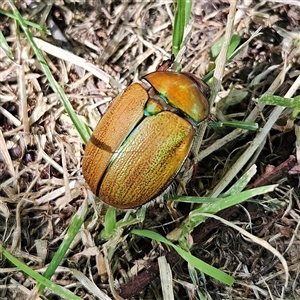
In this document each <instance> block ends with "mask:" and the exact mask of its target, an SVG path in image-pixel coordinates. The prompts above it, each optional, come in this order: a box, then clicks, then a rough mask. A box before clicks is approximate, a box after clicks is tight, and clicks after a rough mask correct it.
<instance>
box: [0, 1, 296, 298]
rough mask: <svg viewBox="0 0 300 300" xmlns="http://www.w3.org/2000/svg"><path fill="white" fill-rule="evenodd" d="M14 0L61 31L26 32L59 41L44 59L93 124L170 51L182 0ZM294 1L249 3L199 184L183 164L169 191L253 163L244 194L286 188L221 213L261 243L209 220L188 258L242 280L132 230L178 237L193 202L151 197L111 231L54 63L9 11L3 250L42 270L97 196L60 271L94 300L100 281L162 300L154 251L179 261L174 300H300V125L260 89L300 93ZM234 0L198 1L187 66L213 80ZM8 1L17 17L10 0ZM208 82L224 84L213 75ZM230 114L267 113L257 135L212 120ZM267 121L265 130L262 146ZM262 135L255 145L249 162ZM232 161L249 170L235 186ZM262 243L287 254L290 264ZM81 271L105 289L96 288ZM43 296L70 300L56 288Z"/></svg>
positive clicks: (1, 170)
mask: <svg viewBox="0 0 300 300" xmlns="http://www.w3.org/2000/svg"><path fill="white" fill-rule="evenodd" d="M15 2H16V6H17V8H18V9H19V11H20V13H21V15H22V16H23V17H24V18H25V19H27V20H30V21H32V22H35V23H38V24H40V25H41V26H45V27H47V28H48V29H51V35H50V34H47V33H43V32H42V31H40V30H38V29H36V28H34V27H30V31H31V33H32V35H33V36H35V37H38V38H39V39H42V40H44V41H47V42H49V43H51V44H53V45H56V46H57V48H55V49H56V50H55V51H57V52H55V51H54V52H50V53H48V52H47V46H46V48H45V49H44V50H45V52H44V56H45V59H46V63H47V64H48V66H49V67H50V69H51V73H52V74H53V76H54V78H55V79H56V80H57V81H58V83H59V85H60V86H61V87H62V88H63V90H64V92H65V93H66V95H67V98H68V99H69V101H70V103H71V104H72V106H73V108H74V110H75V111H76V112H77V114H78V115H79V117H80V119H81V120H82V121H83V122H84V123H85V124H87V125H88V126H90V128H92V129H94V128H95V127H96V124H97V122H98V120H99V119H100V118H101V115H102V114H103V113H104V112H105V111H106V109H107V107H108V105H109V102H110V101H111V100H113V99H114V98H115V97H116V96H117V95H118V94H119V93H120V92H121V91H122V89H124V88H125V87H126V86H128V85H129V84H131V83H132V82H133V81H137V80H138V79H140V78H141V77H142V76H144V75H145V74H147V73H149V72H152V71H155V70H156V69H157V68H158V66H159V65H160V64H161V63H162V61H164V60H166V59H169V58H170V57H171V53H172V32H173V27H172V25H173V19H174V2H175V1H166V0H165V1H151V0H149V1H110V0H100V1H68V0H66V1H54V4H48V5H43V4H42V3H40V4H38V3H29V2H30V1H27V2H26V4H25V2H24V3H23V2H21V1H18V2H17V1H15ZM232 2H234V1H232ZM287 3H288V2H287V1H285V0H282V1H280V0H277V1H269V2H268V1H251V0H250V1H238V5H237V8H236V11H235V13H234V15H235V21H234V26H233V34H235V35H236V36H238V37H239V38H240V41H239V45H242V44H243V43H246V44H245V47H244V48H243V49H242V51H240V52H239V53H238V54H237V55H236V56H235V57H234V58H233V59H232V60H231V61H230V62H229V63H228V64H227V65H226V67H225V69H224V71H223V72H222V84H221V87H220V89H219V90H218V92H217V94H216V95H215V96H216V97H214V98H213V96H212V98H213V99H214V103H213V105H212V108H211V113H210V115H209V117H208V118H207V120H206V121H205V124H206V125H209V126H208V127H205V129H206V130H205V132H204V134H203V140H202V143H201V145H200V148H199V149H197V141H195V145H194V149H193V150H192V152H191V154H190V157H189V160H188V161H187V164H185V166H184V169H185V170H190V171H191V170H192V172H190V173H189V174H190V175H191V176H190V178H191V180H189V182H188V183H187V184H182V182H184V180H183V174H182V173H180V174H179V177H178V178H177V180H176V182H177V184H173V185H172V194H183V195H191V196H214V197H216V196H219V194H220V193H224V192H225V191H226V190H228V188H229V187H230V186H231V185H232V184H234V183H235V182H236V181H237V180H238V179H239V178H240V177H241V176H242V175H243V174H244V173H245V172H246V171H247V170H248V169H249V168H250V167H251V166H254V165H255V166H256V172H255V174H254V175H253V178H252V179H251V181H250V183H249V184H248V186H247V189H251V188H256V187H259V186H265V185H269V184H278V186H277V187H276V189H275V190H274V191H272V192H269V193H266V194H263V195H260V196H257V197H253V198H251V199H250V200H249V201H247V202H244V203H243V204H242V205H239V206H233V207H230V208H228V209H226V210H224V211H222V212H220V213H219V214H218V216H220V217H222V218H223V219H225V220H227V221H230V223H231V224H234V225H238V226H239V227H240V228H242V229H244V230H246V231H248V232H249V233H251V234H252V235H253V236H255V237H257V238H260V240H258V241H254V240H253V239H250V238H248V237H247V236H246V235H245V234H242V233H241V232H240V231H237V230H236V229H235V228H233V227H232V226H230V225H228V224H225V223H224V222H222V221H221V222H220V221H218V220H215V219H213V218H209V219H207V220H206V222H205V223H202V224H201V225H199V226H197V227H196V228H195V229H194V230H193V231H192V232H191V233H190V235H189V241H190V245H191V246H192V247H191V252H192V254H193V255H195V256H196V257H198V258H200V259H202V260H203V261H205V262H207V263H208V264H210V265H213V266H214V267H216V268H218V269H220V270H223V271H224V272H226V273H228V274H230V275H231V276H233V277H234V278H235V283H234V285H233V286H231V287H230V286H227V285H225V284H222V283H220V282H219V281H217V280H215V279H212V278H211V277H209V276H205V275H203V274H202V273H200V272H198V271H197V272H194V270H193V269H191V268H189V267H188V265H187V263H186V262H185V261H184V260H182V259H180V257H179V256H178V255H177V253H176V252H175V251H174V250H172V248H171V247H168V246H166V245H165V244H162V243H159V242H157V241H154V240H152V241H151V240H149V239H144V238H141V237H139V236H137V235H132V234H131V230H132V229H134V228H135V229H149V230H153V231H156V232H158V233H160V234H161V235H163V236H165V237H168V238H170V236H171V234H173V233H174V232H176V230H179V229H180V228H181V226H182V221H183V220H184V219H185V218H186V217H187V216H188V214H189V213H190V212H191V210H192V209H193V206H192V205H190V204H186V203H178V204H176V205H175V204H174V202H173V201H170V200H168V201H161V202H156V203H154V204H152V205H150V206H148V208H147V211H146V215H145V219H144V220H143V222H140V223H137V224H134V225H131V226H129V225H128V226H126V227H123V228H118V232H117V233H115V234H114V235H113V236H109V237H108V236H105V235H103V228H104V219H105V218H104V216H105V213H106V212H107V209H108V207H107V205H105V204H103V203H101V202H97V200H96V202H94V196H93V194H92V193H91V192H90V189H89V187H88V186H87V184H86V182H85V180H84V178H83V176H82V170H81V162H82V157H83V155H84V148H85V145H84V142H83V140H82V137H81V136H80V135H79V133H78V131H77V130H76V129H75V127H74V125H73V123H72V122H71V120H70V118H69V117H68V115H67V113H66V112H65V109H64V106H63V104H62V102H61V101H60V99H59V97H58V95H57V94H56V93H54V92H53V89H52V88H51V86H50V85H49V82H48V80H47V79H46V77H45V75H44V74H43V73H42V70H41V66H40V64H39V63H38V60H37V58H36V56H35V55H34V53H33V51H32V49H31V47H30V43H29V41H28V39H27V38H26V37H25V35H24V32H23V31H22V30H20V28H17V27H16V23H15V22H14V21H13V20H12V19H11V18H9V17H8V16H5V15H4V14H1V13H0V28H1V32H2V34H3V35H4V37H5V40H6V42H7V43H8V45H9V47H10V49H11V51H12V55H13V60H10V59H9V58H8V57H7V53H5V52H4V51H3V50H2V49H1V48H0V87H1V88H0V108H1V110H0V128H1V131H0V204H1V205H0V206H1V207H0V208H1V209H0V234H1V241H2V246H3V247H4V248H5V249H7V250H8V251H9V252H10V253H11V254H13V255H14V256H15V257H17V258H18V259H19V260H21V261H22V262H24V263H26V264H27V265H28V266H30V268H32V269H34V270H36V271H38V272H40V273H43V272H44V270H45V269H44V267H45V266H46V265H47V264H48V263H49V262H50V261H51V259H52V258H53V256H54V254H55V253H56V251H57V249H58V247H59V245H60V244H61V241H62V240H63V239H64V238H65V235H66V230H67V229H68V226H69V224H70V222H71V218H72V216H73V215H74V214H75V213H76V212H77V211H78V209H79V208H80V207H82V205H83V203H84V202H85V201H86V200H89V201H90V202H89V203H90V205H89V207H88V213H87V216H86V221H85V223H84V227H82V228H84V230H83V229H82V230H81V233H80V235H79V236H78V237H77V239H76V242H75V243H73V244H72V246H71V248H70V249H69V250H70V251H69V252H67V254H66V257H65V259H64V260H63V261H62V263H61V267H59V268H58V269H57V270H56V272H55V275H54V276H53V277H52V279H51V280H52V281H53V282H55V283H57V284H58V285H61V286H64V287H66V288H68V289H69V290H71V291H72V292H73V293H74V294H76V295H77V296H78V297H80V298H82V299H109V298H105V296H104V295H102V296H99V294H98V296H97V292H98V290H101V291H102V292H104V293H106V294H107V295H108V297H110V298H111V299H122V298H124V299H162V288H161V286H162V284H161V282H162V280H161V279H162V277H161V276H162V275H160V273H159V269H160V268H159V265H158V258H160V257H163V256H166V258H167V261H168V263H169V265H170V266H171V269H172V276H173V291H174V294H175V295H176V298H177V299H200V297H201V296H202V297H203V298H202V299H214V300H215V299H300V284H299V267H300V254H299V253H300V248H299V247H300V246H299V245H300V239H299V224H300V211H299V209H300V201H299V196H298V195H299V165H298V162H299V159H300V157H299V148H298V145H299V127H298V123H299V120H298V117H297V115H295V116H292V112H293V108H294V107H295V106H292V105H291V106H290V107H289V108H287V109H284V108H281V107H280V106H274V105H263V104H262V103H261V102H259V99H260V98H261V96H262V95H263V94H270V95H278V96H285V97H287V98H292V97H295V96H297V95H298V94H299V83H298V81H299V79H298V76H299V69H300V68H299V50H298V49H299V48H298V46H299V31H298V29H299V27H300V26H299V25H300V24H299V20H300V17H299V16H300V5H299V3H298V2H296V1H289V4H287ZM229 6H230V4H229V1H225V0H224V1H217V0H211V1H206V0H201V1H200V0H194V1H193V8H192V16H191V23H190V24H191V25H192V30H191V31H190V32H189V38H187V40H186V44H185V46H186V48H185V49H184V52H183V55H182V60H181V64H182V68H183V70H184V71H187V72H191V73H193V74H196V75H197V76H198V77H201V78H203V77H205V76H206V75H207V74H208V73H209V72H210V71H211V70H213V69H214V67H215V57H214V56H213V51H212V49H213V45H215V44H216V42H217V41H219V40H220V38H222V37H224V36H225V30H226V24H227V22H228V16H229ZM0 8H1V9H2V10H4V11H7V12H10V11H11V6H10V5H9V2H8V1H7V2H6V1H2V2H1V4H0ZM53 22H54V23H53ZM53 24H56V25H55V26H57V27H58V28H59V30H60V32H59V31H57V29H56V28H55V26H54V25H53ZM257 30H259V34H257V35H256V36H255V37H253V35H254V33H255V32H256V31H257ZM252 37H253V38H252ZM247 41H248V43H247ZM40 47H41V46H40ZM61 48H63V49H66V50H69V51H71V52H72V53H73V54H74V55H77V56H79V57H82V58H84V59H85V60H86V61H87V62H89V63H90V64H91V65H93V66H94V67H95V68H99V69H100V70H102V72H101V73H97V74H98V76H97V75H96V74H95V73H93V74H91V73H89V72H87V71H86V65H84V66H82V65H81V66H75V64H74V63H72V62H71V63H70V62H66V61H65V60H63V59H60V51H59V50H60V49H61ZM48 50H49V49H48ZM49 51H50V50H49ZM97 70H98V69H97ZM89 71H90V69H89ZM99 74H100V75H99ZM208 83H209V84H210V85H212V81H211V79H210V80H208ZM212 88H213V87H212ZM124 109H126V108H124ZM232 120H237V121H248V122H253V123H257V124H258V127H259V129H258V130H253V131H250V130H244V131H242V130H240V129H234V128H231V127H226V126H225V127H219V128H213V127H212V126H210V125H211V124H214V123H216V122H217V121H232ZM268 124H271V126H270V129H269V130H268V132H267V133H266V134H265V136H266V138H264V139H262V140H259V137H260V136H261V134H263V133H264V130H265V129H266V127H267V125H268ZM201 128H204V127H201ZM197 139H198V140H199V139H201V129H200V133H199V134H197V136H196V140H197ZM258 141H260V142H258ZM253 145H254V146H255V147H256V148H255V151H254V152H253V154H252V155H249V157H248V158H247V159H246V160H243V161H240V159H241V158H244V157H245V156H246V155H247V153H249V151H250V149H252V148H251V147H253ZM236 162H237V163H236ZM237 164H238V166H237ZM233 167H234V168H238V171H237V172H236V174H235V175H234V176H233V178H232V179H230V180H229V179H228V178H230V177H229V176H230V172H231V171H232V169H233ZM227 179H228V180H227ZM226 180H227V181H228V182H227V181H226ZM182 185H184V188H182ZM176 186H177V191H176V189H175V187H176ZM135 214H136V213H133V215H135ZM124 216H126V212H124V211H122V210H118V211H117V219H118V220H123V218H124ZM101 232H102V235H101V236H100V233H101ZM261 241H264V242H268V244H269V245H270V246H272V247H273V248H274V249H276V250H277V251H278V252H279V253H280V254H282V257H280V258H281V260H280V259H279V256H276V255H274V252H271V250H270V249H267V248H266V247H264V246H263V243H262V242H261ZM175 243H176V242H175ZM112 249H113V251H112ZM110 251H111V252H110ZM2 258H3V256H2ZM284 263H286V264H287V268H288V272H289V277H288V278H287V277H286V274H285V270H284ZM12 267H13V265H12V264H11V263H10V262H9V261H8V260H7V259H4V258H3V260H2V262H1V272H0V274H1V275H0V282H1V283H0V292H1V298H3V299H28V297H29V295H30V296H31V297H33V298H32V299H35V298H34V296H32V295H33V291H32V289H33V287H34V286H35V282H34V281H33V280H32V279H31V278H30V277H29V276H27V275H26V274H24V273H21V272H20V271H18V270H17V269H12ZM74 270H77V271H80V272H81V273H80V274H82V277H80V276H79V275H78V274H77V273H76V272H75V271H74ZM193 276H194V277H193ZM84 278H86V279H87V278H88V279H89V280H91V281H94V283H95V286H93V287H90V286H88V285H86V282H85V280H84ZM16 286H17V287H18V288H15V287H16ZM12 287H13V288H12ZM97 289H98V290H97ZM40 297H41V298H42V297H43V299H60V296H58V295H57V293H56V295H54V293H53V292H51V291H50V290H48V289H46V290H45V292H44V295H43V296H40ZM101 297H102V298H101ZM121 297H122V298H121ZM164 299H167V298H164ZM170 299H171V298H170Z"/></svg>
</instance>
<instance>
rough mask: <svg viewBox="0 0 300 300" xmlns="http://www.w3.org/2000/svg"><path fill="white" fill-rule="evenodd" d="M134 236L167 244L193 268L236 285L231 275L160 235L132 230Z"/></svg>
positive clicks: (147, 231)
mask: <svg viewBox="0 0 300 300" xmlns="http://www.w3.org/2000/svg"><path fill="white" fill-rule="evenodd" d="M132 233H133V234H137V235H140V236H143V237H147V238H149V239H152V240H156V241H158V242H161V243H165V244H167V245H169V246H171V247H173V249H174V250H175V251H176V252H177V253H178V254H179V255H180V256H181V257H182V258H183V259H184V260H185V261H187V262H188V263H190V264H191V265H192V266H193V267H195V268H196V269H198V270H199V271H201V272H203V273H205V274H207V275H209V276H211V277H213V278H215V279H217V280H219V281H221V282H223V283H225V284H228V285H232V284H233V283H234V278H233V277H231V276H230V275H228V274H226V273H224V272H223V271H221V270H219V269H217V268H215V267H213V266H211V265H209V264H207V263H205V262H204V261H202V260H201V259H199V258H197V257H195V256H194V255H192V254H191V253H189V252H187V251H185V250H183V249H181V248H180V247H178V246H176V245H174V244H173V243H172V242H170V241H169V240H167V239H166V238H164V237H163V236H161V235H160V234H158V233H156V232H154V231H151V230H138V229H134V230H132Z"/></svg>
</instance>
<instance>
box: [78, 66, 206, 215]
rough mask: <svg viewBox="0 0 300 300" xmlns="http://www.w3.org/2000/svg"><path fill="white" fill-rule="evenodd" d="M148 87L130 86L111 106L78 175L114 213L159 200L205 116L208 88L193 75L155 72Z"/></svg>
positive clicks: (147, 76) (189, 147)
mask: <svg viewBox="0 0 300 300" xmlns="http://www.w3.org/2000/svg"><path fill="white" fill-rule="evenodd" d="M142 79H144V80H145V81H146V82H148V84H149V86H150V87H146V86H145V85H142V84H140V83H133V84H131V85H130V86H129V87H127V88H126V89H125V90H124V91H123V92H122V93H121V94H120V95H119V96H118V97H117V98H116V99H115V100H114V101H113V103H112V105H111V106H110V107H109V109H108V110H107V112H106V113H105V114H104V116H103V117H102V118H101V119H100V121H99V123H98V125H97V127H96V129H95V130H94V132H93V134H92V136H91V138H90V140H89V142H88V143H87V145H86V148H85V153H84V157H83V162H82V170H83V175H84V177H85V179H86V181H87V183H88V185H89V186H90V188H91V190H92V191H93V193H94V194H95V195H97V196H99V198H100V199H101V200H102V201H104V202H105V203H107V204H109V205H111V206H114V207H117V208H125V209H128V208H135V207H138V206H141V205H143V204H145V203H146V202H148V201H150V200H152V199H154V198H156V197H157V196H159V195H160V194H161V193H162V192H163V191H164V190H165V189H166V188H167V187H168V186H169V185H170V183H171V182H172V180H173V179H174V177H175V176H176V175H177V173H178V172H179V170H180V168H181V166H182V165H183V163H184V161H185V159H186V158H187V156H188V154H189V152H190V149H191V147H192V143H193V139H194V135H195V129H194V127H195V126H197V125H198V124H199V123H200V122H201V121H202V120H203V119H205V118H206V117H207V116H208V114H209V104H208V97H209V87H208V86H207V85H206V84H205V83H204V82H203V81H202V80H201V79H199V78H197V77H196V76H195V75H193V74H190V73H185V72H182V73H175V72H172V71H156V72H153V73H150V74H148V75H146V76H144V77H143V78H142Z"/></svg>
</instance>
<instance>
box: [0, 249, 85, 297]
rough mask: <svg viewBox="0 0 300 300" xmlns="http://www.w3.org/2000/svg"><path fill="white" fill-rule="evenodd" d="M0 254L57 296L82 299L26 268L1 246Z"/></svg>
mask: <svg viewBox="0 0 300 300" xmlns="http://www.w3.org/2000/svg"><path fill="white" fill-rule="evenodd" d="M0 253H1V254H2V255H3V256H4V257H6V258H7V259H8V260H9V261H10V262H11V263H12V264H13V265H15V266H16V267H17V268H18V269H19V270H20V271H22V272H24V273H25V274H27V275H28V276H30V277H31V278H33V279H34V280H36V281H37V282H38V283H40V284H42V285H43V286H45V287H47V288H49V289H51V290H52V291H53V292H54V293H55V294H57V295H59V296H61V297H63V298H65V299H70V300H80V299H81V298H80V297H77V296H76V295H74V294H73V293H72V292H70V291H69V290H67V289H65V288H64V287H61V286H59V285H57V284H55V283H53V282H52V281H50V280H49V279H47V278H45V277H44V276H43V275H41V274H39V273H38V272H36V271H34V270H32V269H31V268H30V267H28V266H26V265H25V264H24V263H22V262H21V261H19V260H18V259H17V258H15V257H14V256H13V255H11V254H10V253H9V252H8V251H6V250H5V249H4V248H2V247H1V246H0Z"/></svg>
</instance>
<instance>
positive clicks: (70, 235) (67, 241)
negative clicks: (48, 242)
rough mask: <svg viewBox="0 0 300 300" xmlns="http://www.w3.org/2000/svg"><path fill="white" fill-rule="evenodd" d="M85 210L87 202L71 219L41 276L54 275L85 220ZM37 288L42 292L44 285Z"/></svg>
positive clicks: (48, 277) (49, 276)
mask: <svg viewBox="0 0 300 300" xmlns="http://www.w3.org/2000/svg"><path fill="white" fill-rule="evenodd" d="M87 208H88V205H87V202H86V201H84V202H83V203H82V205H81V206H80V208H79V209H78V211H77V212H76V214H75V215H74V216H73V217H72V221H71V223H70V227H69V229H68V231H67V234H66V235H65V238H64V240H63V242H62V243H61V245H60V246H59V248H58V250H57V251H56V253H55V255H54V257H53V258H52V260H51V262H50V264H49V265H48V268H47V269H46V271H45V273H44V274H43V276H44V277H45V278H47V279H50V278H51V276H52V275H53V274H54V272H55V270H56V268H57V267H58V266H59V265H60V263H61V262H62V260H63V259H64V257H65V255H66V253H67V251H68V250H69V248H70V245H71V243H72V242H73V240H74V239H75V237H76V235H77V234H78V231H79V229H80V227H81V226H82V224H83V222H84V220H85V217H86V214H87ZM38 287H39V291H40V292H42V291H43V289H44V285H43V284H39V285H38Z"/></svg>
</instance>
